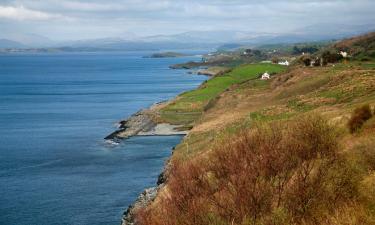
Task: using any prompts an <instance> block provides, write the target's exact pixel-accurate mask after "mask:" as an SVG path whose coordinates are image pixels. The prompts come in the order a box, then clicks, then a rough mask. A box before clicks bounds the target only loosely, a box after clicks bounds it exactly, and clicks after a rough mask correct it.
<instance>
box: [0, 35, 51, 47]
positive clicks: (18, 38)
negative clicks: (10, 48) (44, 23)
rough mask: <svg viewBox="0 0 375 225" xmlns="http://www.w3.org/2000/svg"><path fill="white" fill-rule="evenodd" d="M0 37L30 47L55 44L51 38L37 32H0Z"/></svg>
mask: <svg viewBox="0 0 375 225" xmlns="http://www.w3.org/2000/svg"><path fill="white" fill-rule="evenodd" d="M0 38H2V39H7V40H11V41H14V42H18V43H21V44H22V45H24V47H25V46H27V47H30V48H44V47H51V46H53V45H55V44H56V42H54V41H52V40H51V39H49V38H47V37H44V36H41V35H37V34H24V33H6V34H4V33H2V34H0Z"/></svg>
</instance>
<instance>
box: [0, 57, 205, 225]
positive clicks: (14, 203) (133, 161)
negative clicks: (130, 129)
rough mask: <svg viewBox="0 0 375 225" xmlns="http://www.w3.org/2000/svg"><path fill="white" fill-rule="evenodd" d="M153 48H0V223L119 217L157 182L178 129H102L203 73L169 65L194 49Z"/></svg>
mask: <svg viewBox="0 0 375 225" xmlns="http://www.w3.org/2000/svg"><path fill="white" fill-rule="evenodd" d="M190 53H192V52H190ZM195 53H196V54H198V52H194V54H195ZM150 54H151V53H150V52H115V53H114V52H110V53H108V52H96V53H40V54H6V55H0V224H1V225H3V224H4V225H54V224H56V225H80V224H90V225H99V224H103V225H119V224H120V222H121V217H122V214H123V212H124V211H125V210H126V208H127V207H128V205H129V204H131V203H132V202H133V201H134V200H135V199H136V197H137V196H138V195H139V194H140V193H141V192H142V191H143V189H144V188H146V187H150V186H154V185H155V183H156V180H157V176H158V175H159V173H160V172H161V171H162V169H163V166H164V163H165V161H166V159H167V158H168V157H169V156H170V155H171V151H172V148H173V147H174V146H175V145H176V144H178V143H179V142H180V141H181V139H182V137H181V136H150V137H132V138H130V139H127V140H124V141H122V142H120V143H119V144H118V145H115V144H110V143H106V142H105V141H104V139H103V138H104V137H105V136H106V135H108V134H110V133H111V132H113V131H114V130H116V128H117V123H118V122H119V121H120V120H122V119H125V118H127V117H128V116H130V115H131V114H133V113H135V112H137V111H138V110H139V109H142V108H147V107H149V106H150V105H152V104H154V103H157V102H160V101H165V100H168V99H171V98H173V97H175V96H176V95H177V94H179V93H181V92H184V91H188V90H191V89H194V88H196V87H197V86H199V85H200V84H201V83H202V82H203V81H204V80H206V79H207V78H206V77H204V76H198V75H192V74H188V73H187V71H186V70H172V69H169V67H168V66H169V65H171V64H176V63H182V62H186V61H191V60H200V57H199V56H188V57H179V58H145V57H143V56H147V55H150Z"/></svg>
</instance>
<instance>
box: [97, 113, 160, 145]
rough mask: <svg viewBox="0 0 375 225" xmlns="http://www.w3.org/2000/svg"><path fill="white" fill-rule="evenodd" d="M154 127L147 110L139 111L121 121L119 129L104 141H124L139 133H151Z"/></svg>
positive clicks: (154, 124)
mask: <svg viewBox="0 0 375 225" xmlns="http://www.w3.org/2000/svg"><path fill="white" fill-rule="evenodd" d="M155 127H156V123H154V122H153V121H152V119H151V118H150V116H149V115H148V110H140V111H138V112H137V113H135V114H133V115H132V116H130V117H129V118H128V119H127V120H124V121H121V122H120V127H119V129H118V130H116V131H115V132H113V133H111V134H110V135H108V136H107V137H105V138H104V139H106V140H116V139H126V138H129V137H131V136H135V135H137V134H138V133H140V132H149V131H152V130H153V129H154V128H155Z"/></svg>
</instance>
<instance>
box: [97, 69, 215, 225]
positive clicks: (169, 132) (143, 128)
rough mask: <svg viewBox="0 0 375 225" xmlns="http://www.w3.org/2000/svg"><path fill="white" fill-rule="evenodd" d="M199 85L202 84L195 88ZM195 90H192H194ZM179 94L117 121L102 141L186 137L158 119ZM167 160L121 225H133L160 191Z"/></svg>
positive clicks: (114, 141)
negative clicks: (140, 211) (115, 126)
mask: <svg viewBox="0 0 375 225" xmlns="http://www.w3.org/2000/svg"><path fill="white" fill-rule="evenodd" d="M208 69H209V68H208ZM208 69H207V71H208ZM199 75H205V76H208V77H213V76H215V75H217V74H212V73H211V74H208V73H201V74H199ZM202 83H204V82H202ZM201 85H202V84H200V85H199V86H198V87H197V88H199V87H200V86H201ZM197 88H195V89H193V90H196V89H197ZM180 94H182V93H179V94H178V95H177V96H175V97H173V98H172V99H169V100H167V101H161V102H157V103H154V104H153V105H151V106H150V107H148V108H146V109H140V110H139V111H137V112H136V113H134V114H132V115H131V116H129V117H128V118H126V119H124V120H121V121H119V122H118V129H117V130H115V131H114V132H112V133H111V134H109V135H107V136H106V137H105V138H104V139H105V140H106V141H109V142H113V143H118V142H120V141H122V140H124V139H128V138H131V137H134V136H175V135H182V136H186V135H187V134H188V133H189V130H185V129H184V127H183V125H173V124H170V123H166V122H163V121H160V119H159V115H160V110H161V109H162V108H163V107H165V106H167V105H168V104H170V103H171V102H173V101H174V100H176V99H177V97H178V96H179V95H180ZM174 149H175V147H173V148H172V154H173V150H174ZM169 160H170V157H169V158H168V159H167V161H166V163H165V165H164V167H163V169H162V172H161V173H160V174H159V176H158V178H157V181H156V183H155V186H152V187H148V188H145V189H144V190H143V191H142V193H140V194H139V195H138V197H137V198H136V200H135V201H134V202H133V203H132V204H130V205H129V206H128V207H127V209H126V210H125V211H124V213H123V215H122V218H121V225H134V224H135V221H134V219H135V218H134V215H135V214H136V212H137V211H138V210H140V209H142V208H145V207H147V206H148V205H149V204H150V203H151V202H152V201H153V200H154V199H155V198H156V196H157V194H158V192H159V190H160V189H162V187H163V186H164V183H165V181H166V179H167V178H166V176H165V171H167V169H168V164H169Z"/></svg>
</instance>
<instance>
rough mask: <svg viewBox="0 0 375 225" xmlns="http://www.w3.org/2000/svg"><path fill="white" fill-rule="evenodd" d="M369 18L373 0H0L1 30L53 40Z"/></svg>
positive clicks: (272, 28)
mask: <svg viewBox="0 0 375 225" xmlns="http://www.w3.org/2000/svg"><path fill="white" fill-rule="evenodd" d="M373 21H375V1H374V0H325V1H323V0H288V1H285V0H267V1H253V0H206V1H204V0H189V1H187V0H185V1H184V0H0V33H1V34H2V35H6V34H15V33H28V34H29V33H33V34H39V35H43V36H46V37H49V38H51V39H54V40H73V39H87V38H103V37H131V36H133V35H138V36H146V35H156V34H174V33H180V32H185V31H192V30H202V31H205V30H239V31H257V32H268V33H278V32H285V31H292V30H294V29H297V28H301V27H304V26H308V25H311V24H321V23H327V22H329V23H338V24H367V23H372V22H373ZM1 34H0V35H1Z"/></svg>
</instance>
